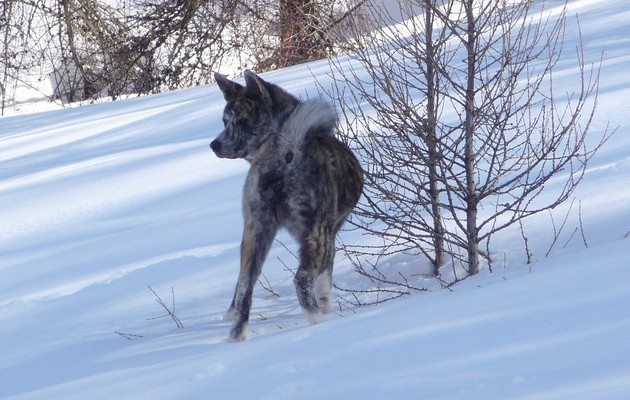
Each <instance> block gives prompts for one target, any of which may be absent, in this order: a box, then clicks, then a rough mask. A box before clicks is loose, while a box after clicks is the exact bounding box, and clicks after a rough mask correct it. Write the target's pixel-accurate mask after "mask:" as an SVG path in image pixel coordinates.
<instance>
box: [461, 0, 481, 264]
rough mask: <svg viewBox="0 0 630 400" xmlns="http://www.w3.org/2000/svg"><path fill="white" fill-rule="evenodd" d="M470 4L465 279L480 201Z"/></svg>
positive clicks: (474, 251) (475, 258)
mask: <svg viewBox="0 0 630 400" xmlns="http://www.w3.org/2000/svg"><path fill="white" fill-rule="evenodd" d="M473 3H474V1H473V0H467V1H466V4H465V7H466V24H467V25H466V27H467V32H466V36H467V40H466V52H467V56H468V57H467V61H466V63H467V70H466V98H465V102H466V104H465V110H466V120H465V123H464V142H465V148H464V163H465V171H466V194H465V202H466V250H467V253H468V275H474V274H476V273H477V272H479V251H478V248H477V247H478V244H479V232H478V228H477V206H478V203H479V199H478V196H477V185H476V181H475V168H476V166H475V162H476V160H475V148H474V144H475V92H476V89H475V67H476V65H477V60H476V44H477V34H478V32H477V30H476V27H475V16H474V15H473Z"/></svg>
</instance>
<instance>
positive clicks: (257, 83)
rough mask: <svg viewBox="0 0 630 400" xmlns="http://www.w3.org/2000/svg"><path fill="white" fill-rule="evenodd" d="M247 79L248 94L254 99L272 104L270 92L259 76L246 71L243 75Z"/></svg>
mask: <svg viewBox="0 0 630 400" xmlns="http://www.w3.org/2000/svg"><path fill="white" fill-rule="evenodd" d="M243 76H244V77H245V86H246V87H247V93H248V94H249V95H250V96H251V97H254V98H257V99H259V100H261V101H263V102H265V103H268V104H271V96H270V94H269V90H268V89H267V86H266V85H265V81H263V80H262V79H261V78H260V77H259V76H258V75H256V74H255V73H253V72H252V71H250V70H245V72H244V73H243Z"/></svg>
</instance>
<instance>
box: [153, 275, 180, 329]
mask: <svg viewBox="0 0 630 400" xmlns="http://www.w3.org/2000/svg"><path fill="white" fill-rule="evenodd" d="M147 287H148V288H149V290H150V291H151V293H153V295H154V296H155V300H156V301H157V302H158V304H159V305H161V306H162V308H164V309H165V310H166V314H165V315H162V316H160V317H154V318H147V320H149V321H151V320H156V319H160V318H164V317H171V319H172V320H173V321H174V322H175V325H177V327H178V328H180V329H181V328H183V327H184V324H182V321H180V319H179V318H177V315H175V290H174V289H173V287H172V286H171V295H172V301H173V306H172V307H171V308H168V307H167V306H166V304H164V301H162V298H160V296H158V294H157V293H155V291H154V290H153V289H152V288H151V286H147Z"/></svg>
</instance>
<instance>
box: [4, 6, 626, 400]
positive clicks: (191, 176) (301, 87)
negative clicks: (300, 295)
mask: <svg viewBox="0 0 630 400" xmlns="http://www.w3.org/2000/svg"><path fill="white" fill-rule="evenodd" d="M625 3H626V2H625V1H622V0H614V1H603V0H598V1H597V0H580V1H574V2H571V13H575V12H579V13H580V24H581V28H582V33H583V40H584V44H585V47H586V50H587V54H590V55H595V58H597V57H596V55H597V53H598V52H600V51H601V49H602V48H603V47H604V48H605V50H606V53H605V56H604V64H603V68H602V81H601V91H600V99H599V112H598V115H597V120H596V121H595V123H594V127H593V130H594V131H595V132H597V131H599V132H601V130H602V129H604V128H605V125H606V123H607V122H608V121H610V122H611V124H612V125H613V126H617V125H619V128H618V131H617V133H616V135H615V136H613V138H612V139H611V140H610V141H609V142H608V143H607V144H606V145H605V147H604V148H603V149H602V150H601V152H600V153H599V155H598V156H597V157H596V158H595V159H594V160H593V163H592V164H591V167H590V169H589V171H588V173H587V175H586V177H585V180H584V182H583V184H582V186H581V187H580V188H579V190H578V192H577V193H576V197H577V199H578V200H580V201H581V215H580V216H578V214H577V213H576V212H575V211H574V212H573V213H572V214H571V217H570V218H569V220H568V222H567V224H568V225H569V226H568V227H567V228H566V229H565V232H564V233H563V235H562V239H561V240H560V241H559V242H560V243H559V244H558V245H557V246H556V247H555V248H554V249H553V251H552V252H551V254H550V255H549V256H548V257H545V253H546V251H547V248H548V247H549V243H550V237H551V236H552V235H553V229H552V227H551V226H550V217H549V215H540V216H537V217H536V218H535V219H532V220H530V221H529V222H528V225H527V229H528V234H529V235H530V238H531V239H530V246H531V249H532V250H533V253H534V263H533V264H531V265H526V264H525V256H524V251H523V245H522V244H521V243H520V242H519V241H518V237H519V236H520V234H519V233H518V232H509V231H508V232H506V233H505V237H504V238H503V240H498V241H497V243H496V248H495V251H496V252H497V253H501V252H503V253H505V262H499V263H495V265H494V273H489V272H487V271H483V272H482V273H481V274H479V275H478V276H476V277H474V278H472V279H469V280H467V281H465V282H463V283H460V284H458V285H456V286H455V287H453V288H451V290H446V289H440V288H439V285H437V284H436V283H435V282H430V281H428V282H426V284H427V286H428V287H429V288H431V289H432V290H431V291H429V292H425V293H418V294H414V295H412V296H406V297H404V298H402V299H400V300H396V301H393V302H388V303H385V304H381V305H379V306H377V307H366V308H359V309H351V308H350V307H348V306H347V305H343V306H340V307H339V309H337V310H336V313H335V314H332V315H331V316H330V317H329V318H328V321H327V322H326V323H324V324H320V325H316V326H309V325H308V323H307V322H306V320H305V318H304V317H303V316H302V314H301V311H300V310H299V306H298V304H297V300H296V299H295V294H294V290H293V284H292V275H291V273H290V272H289V271H287V269H286V267H285V265H286V266H287V267H294V264H295V261H294V259H293V256H292V254H291V252H290V251H289V250H291V251H294V250H295V246H294V245H293V244H292V242H291V240H290V239H289V238H288V236H287V235H286V234H281V235H280V237H279V239H280V240H281V242H282V243H276V245H275V246H274V248H273V249H272V252H271V254H270V256H269V258H268V260H267V263H266V266H265V269H264V273H265V276H266V279H267V280H268V282H269V284H270V285H271V287H272V289H273V291H275V292H276V293H277V294H278V295H279V296H275V295H272V294H271V293H270V292H269V291H266V290H264V289H263V288H262V287H261V286H259V287H257V289H256V290H257V291H256V292H255V297H254V306H253V311H252V322H251V324H250V330H251V332H250V334H249V339H248V340H247V341H246V342H243V343H237V344H232V343H226V341H225V339H226V337H227V333H228V330H229V323H227V322H223V321H221V315H222V313H223V312H224V311H225V310H226V308H227V306H228V305H229V301H230V299H231V296H232V291H233V285H234V283H235V281H236V275H237V272H238V257H239V250H238V246H239V241H240V235H241V216H240V198H241V187H242V183H243V179H244V174H245V172H246V170H247V163H246V162H244V161H233V160H219V159H217V158H215V157H214V156H213V155H212V153H211V151H210V150H209V148H208V144H209V142H210V140H211V139H212V138H213V137H214V136H215V135H216V134H217V133H218V132H219V130H220V129H221V111H222V108H223V99H222V96H221V95H220V93H219V92H218V90H217V89H216V88H215V87H214V86H206V87H199V88H195V89H190V90H184V91H179V92H174V93H168V94H163V95H156V96H149V97H144V98H139V99H134V100H127V101H120V102H115V103H107V104H102V105H98V106H89V107H81V108H76V109H70V110H63V111H55V112H45V113H38V114H31V115H25V116H19V117H11V118H3V119H0V210H1V211H0V398H2V399H86V398H94V399H114V398H115V399H125V398H128V399H145V398H146V399H208V398H216V399H250V398H251V399H284V398H287V399H289V398H290V399H321V398H329V399H342V398H362V399H404V398H408V399H477V398H479V399H482V398H483V399H513V398H519V399H604V398H605V399H628V398H630V361H629V360H630V341H629V339H628V331H629V330H630V283H628V282H630V237H628V236H630V234H628V232H629V231H630V105H629V103H628V101H627V99H629V98H630V75H628V74H627V71H626V70H627V66H628V65H630V46H629V45H630V28H629V27H628V24H627V21H628V20H630V9H628V6H627V4H625ZM567 34H568V37H567V42H568V44H567V48H568V47H570V46H572V45H573V43H575V40H576V29H575V27H574V26H573V27H569V31H568V33H567ZM569 53H570V52H567V56H568V57H570V54H569ZM326 69H327V64H326V63H325V62H320V63H313V64H310V65H309V66H301V67H294V68H290V69H286V70H282V71H277V72H274V73H270V74H267V75H265V78H266V79H269V80H271V81H273V82H276V83H280V84H281V85H282V86H283V87H285V88H287V89H288V90H289V91H291V92H293V93H296V94H299V95H302V96H306V95H310V96H315V95H316V84H315V78H313V76H312V75H311V72H312V73H314V74H315V75H317V76H318V77H319V78H320V79H322V80H325V79H327V78H326V77H325V75H324V74H325V71H326ZM566 73H567V74H569V73H570V71H566ZM558 75H559V76H561V74H558ZM569 89H570V87H567V90H569ZM567 207H568V206H565V207H564V209H566V208H567ZM557 213H558V214H557V215H556V222H558V218H563V215H564V214H563V213H564V210H563V209H560V210H557ZM578 217H581V222H582V226H583V228H584V234H585V237H586V241H587V244H588V248H586V247H585V245H584V244H583V243H582V239H581V237H580V238H578V237H577V236H575V237H573V238H572V239H570V234H571V232H572V230H573V229H574V228H575V227H577V226H578V223H579V221H578ZM343 235H344V241H347V242H349V241H355V240H361V237H360V236H359V235H358V234H357V233H356V232H344V233H343ZM578 235H579V234H578ZM566 242H568V243H567V244H566V246H565V243H566ZM285 245H286V246H287V247H288V249H289V250H287V249H285ZM411 261H413V260H408V259H407V260H405V259H401V258H397V259H393V260H391V261H390V262H391V263H400V264H401V266H402V263H405V262H407V263H409V262H411ZM419 279H420V278H419ZM335 280H336V281H337V282H341V285H342V286H345V287H353V286H357V287H364V285H365V284H366V283H365V282H364V281H363V280H362V278H360V277H358V276H357V275H356V274H355V273H354V272H353V270H352V267H351V265H349V263H348V262H347V261H346V260H344V259H343V257H339V258H338V263H337V265H336V270H335ZM148 286H150V288H151V289H152V290H153V291H155V293H156V294H157V295H158V296H159V297H160V298H161V299H162V300H163V301H164V303H165V304H166V305H167V306H168V307H169V308H172V307H173V299H174V302H175V304H174V307H175V314H176V315H177V317H178V318H179V319H180V320H181V322H182V324H183V326H184V327H183V328H181V329H180V328H177V327H176V325H175V323H174V322H173V320H172V319H170V318H169V317H164V318H158V317H162V316H164V315H165V310H164V309H163V308H162V307H161V306H160V305H159V304H158V303H157V302H156V296H155V295H154V294H153V293H152V291H151V290H150V289H149V288H148ZM338 294H343V293H338ZM340 304H345V303H340Z"/></svg>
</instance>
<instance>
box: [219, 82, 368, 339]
mask: <svg viewBox="0 0 630 400" xmlns="http://www.w3.org/2000/svg"><path fill="white" fill-rule="evenodd" d="M214 76H215V79H216V82H217V85H218V87H219V89H220V90H221V92H222V93H223V97H224V98H225V101H226V105H225V109H224V112H223V124H224V129H223V131H222V132H221V133H220V134H219V135H218V136H217V137H216V138H215V139H214V140H213V141H212V142H211V143H210V148H211V149H212V151H214V153H215V154H216V156H217V157H220V158H231V159H235V158H242V159H245V160H247V161H249V163H250V169H249V172H248V174H247V178H246V180H245V187H244V190H243V220H244V230H243V240H242V242H241V266H240V272H239V275H238V281H237V282H236V289H235V291H234V297H233V299H232V303H231V305H230V307H229V309H228V311H227V313H226V315H225V319H226V320H232V321H233V322H232V327H231V330H230V335H229V339H228V340H230V341H241V340H244V339H245V338H246V334H247V328H248V321H249V313H250V309H251V304H252V292H253V290H254V285H255V284H256V282H257V281H258V277H259V276H260V273H261V271H262V266H263V263H264V261H265V258H266V257H267V253H268V252H269V248H270V247H271V244H272V242H273V240H274V238H275V236H276V233H277V232H278V230H279V229H281V228H285V229H286V230H287V231H288V232H289V233H290V234H291V236H292V237H293V238H295V239H296V241H297V242H298V243H299V246H300V251H299V266H298V269H297V272H296V273H295V277H294V283H295V288H296V292H297V298H298V301H299V303H300V306H301V308H302V310H303V312H304V313H305V314H306V316H307V317H308V319H309V321H310V322H311V323H319V322H322V321H323V320H324V314H325V313H328V312H330V309H331V305H330V301H331V299H330V294H331V289H332V272H333V262H334V257H335V236H336V234H337V232H338V231H339V229H340V228H341V226H342V224H343V223H344V222H345V221H346V219H347V217H348V215H349V214H350V213H351V212H352V210H353V209H354V207H355V205H356V204H357V202H358V201H359V198H360V196H361V194H362V191H363V170H362V168H361V166H360V164H359V162H358V160H357V158H356V157H355V156H354V154H353V153H352V151H351V150H350V149H349V148H348V146H346V145H345V144H344V143H343V142H341V141H340V140H338V139H337V138H336V137H335V129H336V125H337V116H336V114H335V111H334V110H333V109H332V107H331V106H330V105H329V104H327V103H326V102H324V101H321V100H307V101H300V100H298V99H297V98H296V97H294V96H293V95H291V94H289V93H288V92H286V91H285V90H283V89H282V88H280V87H279V86H277V85H275V84H272V83H269V82H266V81H264V80H263V79H261V78H260V77H259V76H257V75H256V74H254V73H253V72H251V71H249V70H248V71H245V73H244V78H245V85H244V86H243V85H241V84H239V83H237V82H234V81H231V80H229V79H228V78H226V77H225V76H223V75H221V74H218V73H215V75H214Z"/></svg>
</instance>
